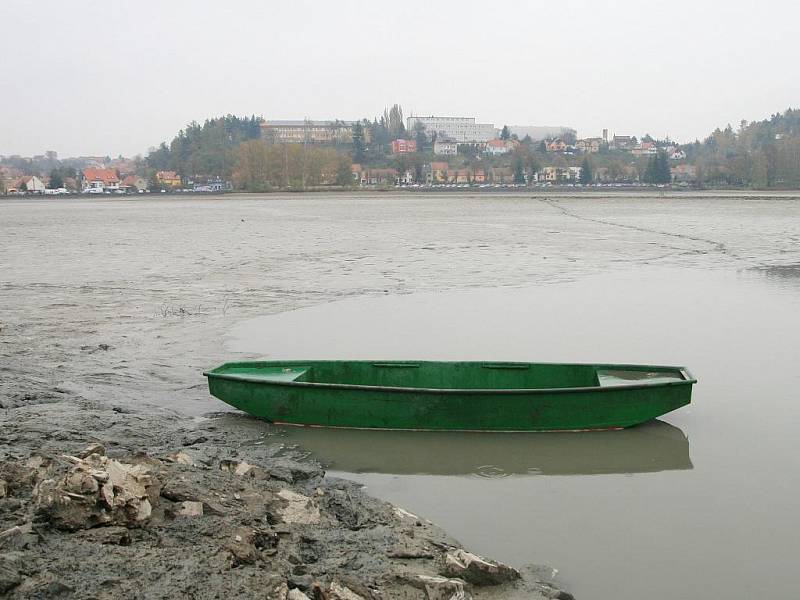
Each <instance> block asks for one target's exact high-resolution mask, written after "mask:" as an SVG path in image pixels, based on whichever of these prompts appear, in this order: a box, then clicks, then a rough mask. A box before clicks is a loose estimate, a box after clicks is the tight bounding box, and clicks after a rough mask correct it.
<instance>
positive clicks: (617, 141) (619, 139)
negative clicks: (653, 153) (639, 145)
mask: <svg viewBox="0 0 800 600" xmlns="http://www.w3.org/2000/svg"><path fill="white" fill-rule="evenodd" d="M634 146H636V138H635V137H633V136H630V135H615V136H614V137H613V138H612V139H611V144H609V147H610V148H611V149H612V150H622V151H630V150H633V148H634Z"/></svg>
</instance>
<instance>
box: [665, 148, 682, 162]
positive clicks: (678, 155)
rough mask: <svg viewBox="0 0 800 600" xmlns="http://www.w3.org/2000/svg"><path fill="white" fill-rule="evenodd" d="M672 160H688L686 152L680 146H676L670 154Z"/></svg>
mask: <svg viewBox="0 0 800 600" xmlns="http://www.w3.org/2000/svg"><path fill="white" fill-rule="evenodd" d="M669 158H670V160H686V152H684V151H683V150H681V149H680V148H676V149H675V150H673V151H672V152H670V155H669Z"/></svg>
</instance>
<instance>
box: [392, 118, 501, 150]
mask: <svg viewBox="0 0 800 600" xmlns="http://www.w3.org/2000/svg"><path fill="white" fill-rule="evenodd" d="M406 123H407V124H406V129H407V130H408V131H410V132H413V131H414V128H415V127H416V126H417V123H422V124H423V125H424V126H425V132H426V133H427V134H428V135H429V136H430V135H431V134H433V133H436V134H437V135H440V136H444V137H447V138H450V139H451V140H454V141H456V142H464V143H469V142H488V141H489V140H491V139H493V138H494V137H495V129H494V125H493V124H492V123H476V122H475V118H474V117H434V116H430V117H408V119H406Z"/></svg>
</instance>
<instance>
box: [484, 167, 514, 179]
mask: <svg viewBox="0 0 800 600" xmlns="http://www.w3.org/2000/svg"><path fill="white" fill-rule="evenodd" d="M489 177H490V179H491V180H492V182H493V183H514V171H513V170H512V169H511V167H492V168H490V169H489Z"/></svg>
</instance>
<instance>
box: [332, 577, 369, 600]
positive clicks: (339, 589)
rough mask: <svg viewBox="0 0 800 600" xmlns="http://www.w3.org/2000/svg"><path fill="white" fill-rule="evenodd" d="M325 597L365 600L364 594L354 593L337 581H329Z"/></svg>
mask: <svg viewBox="0 0 800 600" xmlns="http://www.w3.org/2000/svg"><path fill="white" fill-rule="evenodd" d="M327 598H328V600H365V599H364V596H360V595H358V594H356V593H355V592H354V591H353V590H351V589H350V588H349V587H347V586H345V585H342V584H340V583H339V582H338V581H334V582H333V583H331V587H330V589H329V590H328V596H327Z"/></svg>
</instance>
